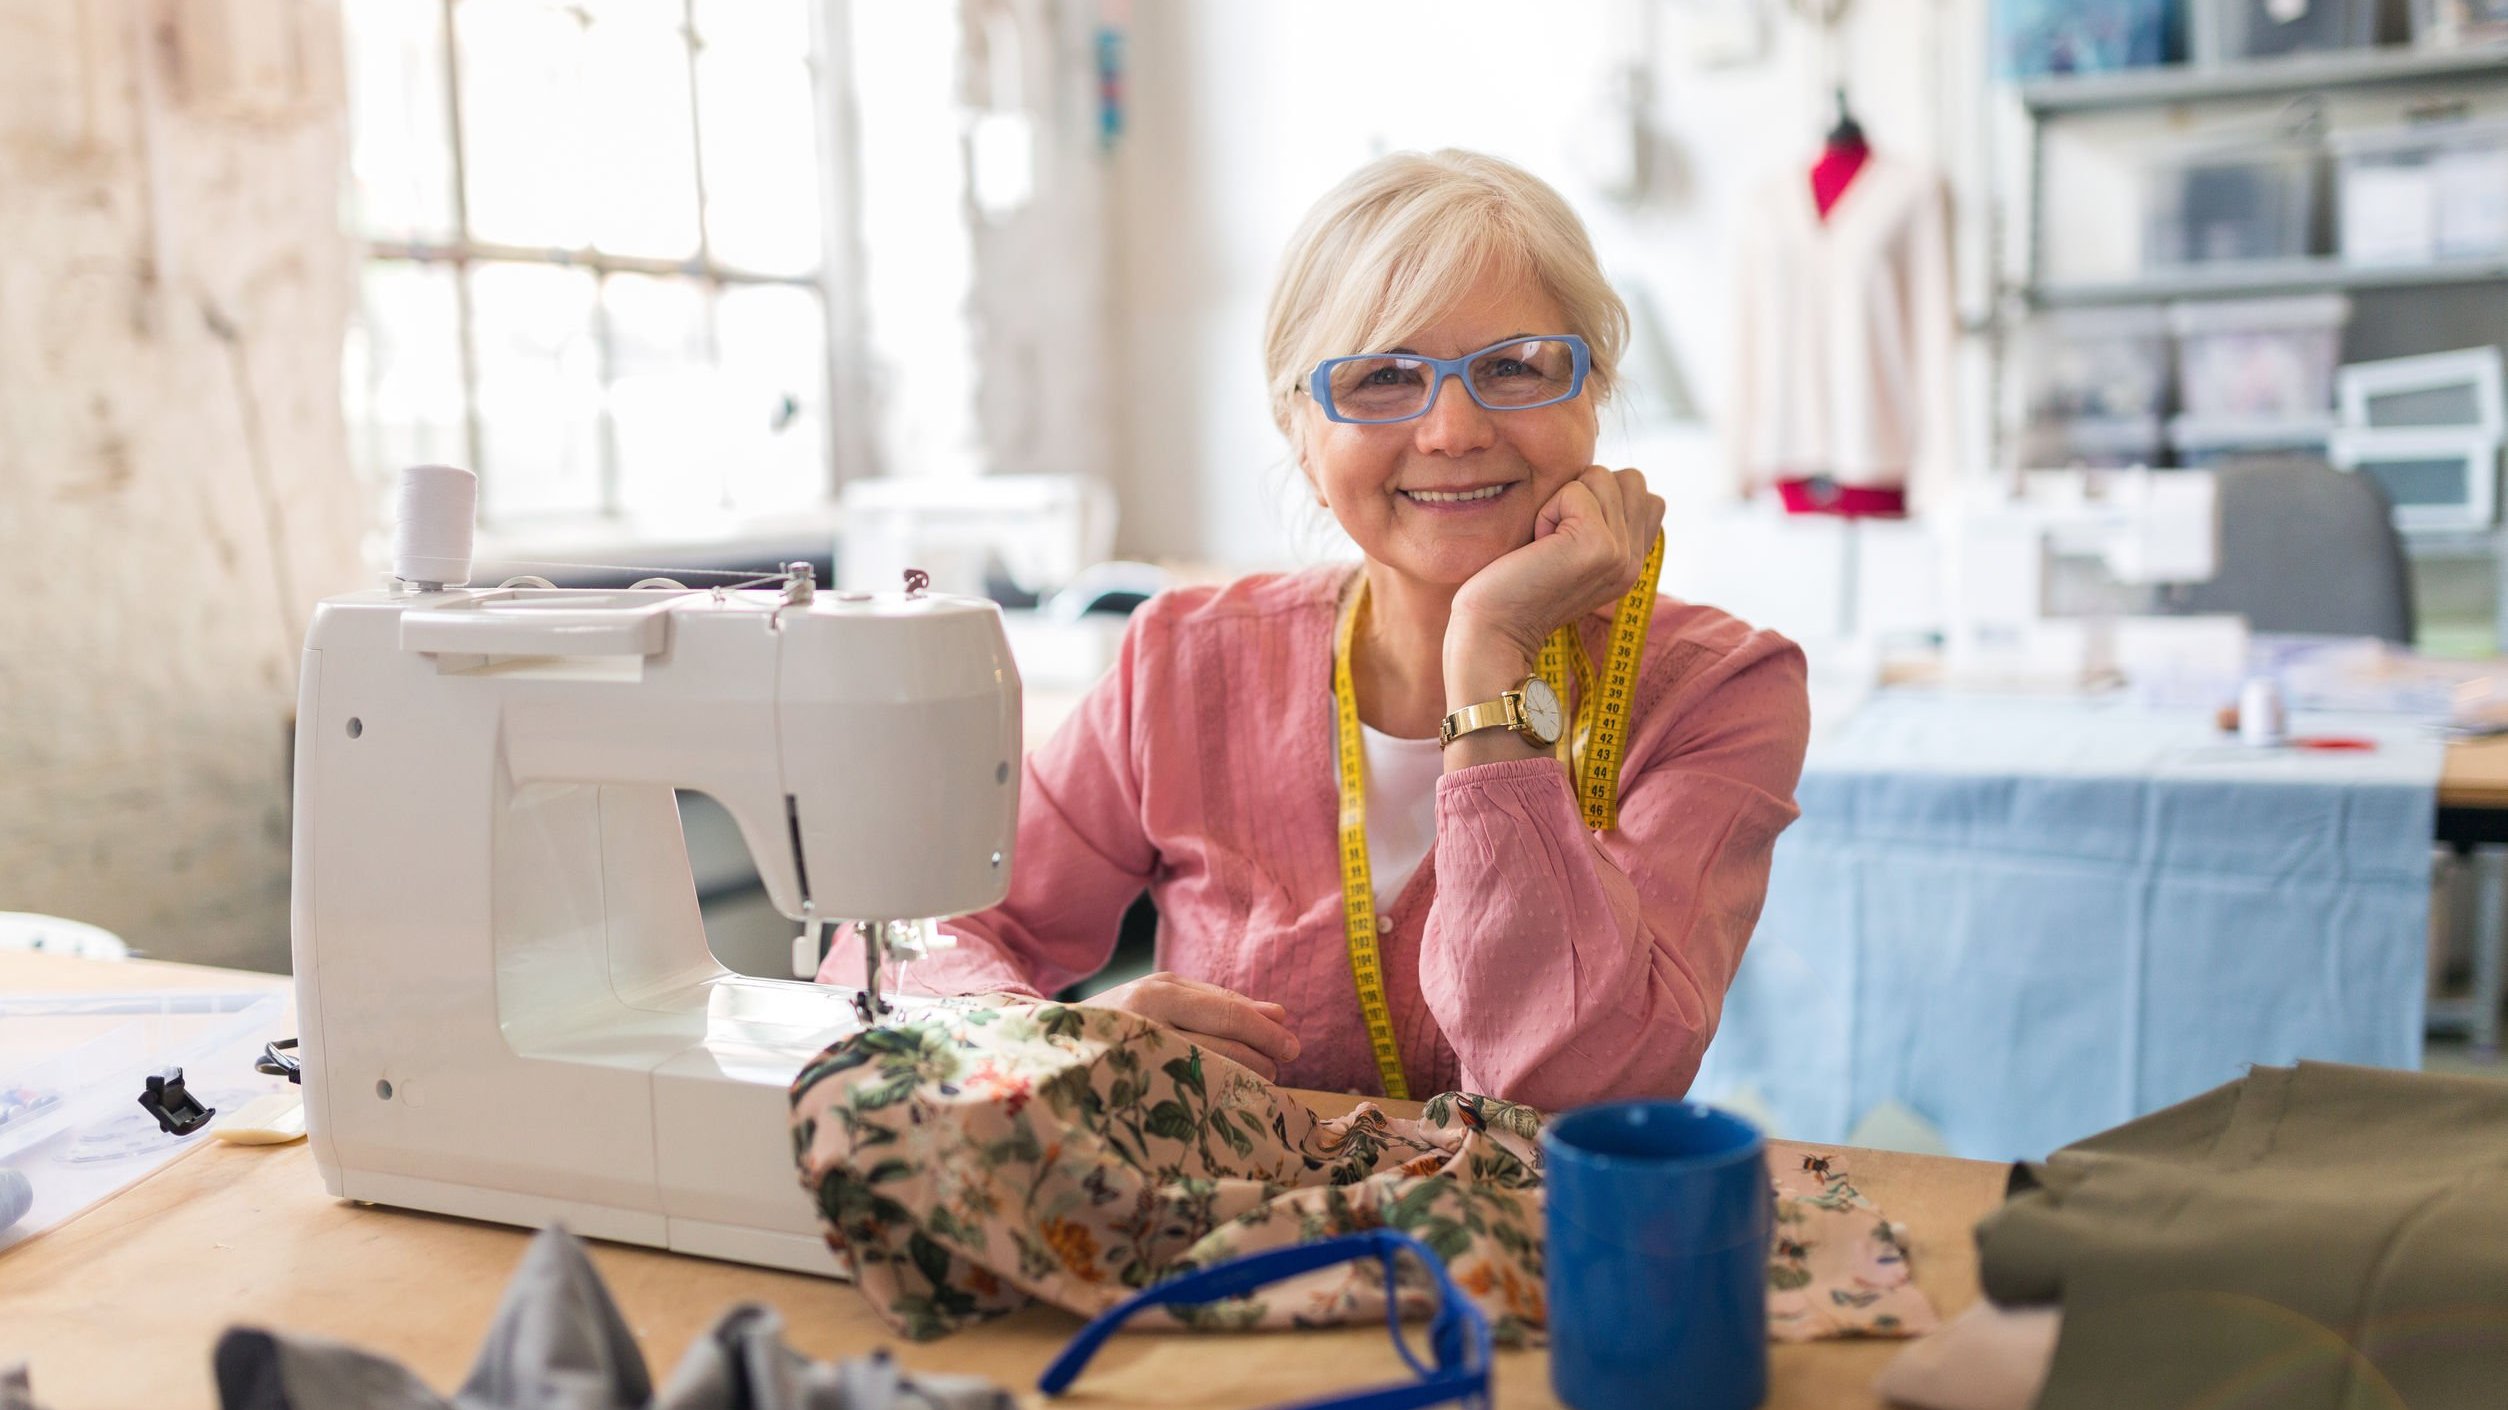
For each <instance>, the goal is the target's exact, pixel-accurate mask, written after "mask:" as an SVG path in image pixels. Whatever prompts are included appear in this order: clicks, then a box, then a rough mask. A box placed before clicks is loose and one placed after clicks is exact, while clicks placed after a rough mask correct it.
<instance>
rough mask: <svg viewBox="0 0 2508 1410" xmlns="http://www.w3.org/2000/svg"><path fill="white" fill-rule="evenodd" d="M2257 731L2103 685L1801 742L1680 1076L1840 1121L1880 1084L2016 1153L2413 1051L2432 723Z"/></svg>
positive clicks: (1811, 1121)
mask: <svg viewBox="0 0 2508 1410" xmlns="http://www.w3.org/2000/svg"><path fill="white" fill-rule="evenodd" d="M2293 725H2294V732H2295V733H2300V734H2309V733H2324V734H2343V735H2354V736H2363V737H2367V738H2371V739H2374V740H2376V741H2377V744H2378V748H2377V749H2375V750H2374V751H2371V752H2366V753H2326V752H2315V751H2301V750H2272V751H2265V750H2253V749H2248V748H2245V747H2243V746H2241V745H2240V744H2238V743H2237V742H2236V740H2235V739H2234V738H2232V737H2230V736H2226V735H2223V734H2222V733H2221V732H2220V731H2219V730H2218V729H2217V728H2216V727H2215V726H2214V724H2213V722H2212V720H2211V718H2210V716H2209V713H2208V712H2203V711H2192V710H2152V709H2145V708H2142V707H2139V706H2136V705H2134V704H2133V703H2131V702H2130V701H2127V700H2124V699H2121V698H2118V699H2107V700H2101V699H2089V700H2076V699H2065V700H2048V699H1996V698H1983V697H1962V696H1931V695H1917V694H1885V695H1881V696H1878V697H1875V698H1874V699H1872V700H1871V701H1869V702H1867V703H1866V704H1865V705H1864V706H1863V707H1862V708H1861V709H1860V710H1858V711H1857V712H1856V713H1855V714H1854V715H1853V716H1852V717H1851V718H1849V719H1847V720H1845V721H1843V722H1842V723H1840V724H1839V725H1838V726H1837V727H1836V728H1835V729H1834V730H1833V731H1831V732H1829V733H1828V734H1826V735H1825V736H1822V737H1817V738H1815V740H1814V743H1813V746H1812V750H1811V757H1810V759H1809V762H1808V763H1807V765H1806V767H1805V770H1804V774H1803V781H1802V786H1801V789H1800V791H1799V793H1798V794H1797V798H1798V801H1799V802H1800V804H1801V806H1802V810H1803V815H1802V819H1801V821H1799V822H1797V823H1796V824H1795V825H1794V826H1793V827H1792V828H1791V829H1790V830H1788V831H1787V832H1786V834H1785V835H1784V837H1783V838H1781V839H1780V840H1779V841H1778V844H1777V848H1776V855H1775V860H1774V865H1773V869H1772V872H1771V875H1770V878H1769V883H1768V900H1767V906H1766V909H1765V910H1764V912H1763V913H1762V914H1761V917H1760V921H1759V928H1758V931H1757V932H1756V934H1755V935H1754V936H1753V938H1752V940H1751V942H1750V948H1749V951H1748V952H1747V954H1746V955H1745V956H1744V958H1743V961H1742V967H1741V972H1740V974H1739V975H1738V977H1737V978H1736V979H1735V981H1734V984H1733V988H1732V991H1731V993H1730V994H1729V996H1728V997H1727V999H1726V1002H1725V1008H1724V1017H1723V1022H1722V1025H1721V1026H1720V1027H1719V1029H1718V1031H1717V1034H1716V1038H1715V1041H1714V1043H1713V1044H1712V1045H1711V1046H1710V1047H1709V1048H1708V1051H1707V1056H1706V1061H1705V1063H1704V1064H1703V1066H1702V1067H1701V1068H1700V1071H1699V1076H1698V1081H1697V1083H1696V1084H1695V1086H1694V1087H1693V1088H1692V1095H1693V1096H1696V1097H1699V1098H1701V1099H1703V1100H1707V1101H1717V1100H1724V1099H1731V1098H1734V1097H1735V1096H1737V1095H1739V1094H1745V1093H1747V1094H1750V1095H1755V1096H1756V1097H1757V1098H1758V1099H1759V1100H1761V1101H1762V1102H1764V1104H1765V1106H1766V1108H1767V1110H1768V1111H1769V1113H1770V1114H1771V1115H1772V1117H1773V1119H1774V1123H1775V1132H1776V1134H1779V1135H1783V1136H1788V1137H1793V1138H1796V1139H1803V1140H1815V1141H1838V1140H1842V1139H1844V1138H1845V1136H1846V1134H1847V1132H1848V1131H1850V1130H1852V1129H1853V1127H1854V1125H1855V1123H1856V1122H1858V1121H1860V1120H1862V1119H1863V1118H1864V1116H1865V1115H1866V1114H1867V1113H1869V1112H1871V1111H1872V1110H1873V1109H1874V1108H1876V1107H1878V1106H1880V1105H1881V1104H1882V1103H1883V1102H1884V1101H1886V1100H1889V1099H1893V1098H1895V1099H1896V1100H1898V1101H1899V1102H1901V1103H1904V1104H1905V1105H1906V1106H1907V1107H1909V1108H1910V1109H1912V1110H1913V1111H1915V1112H1916V1113H1917V1114H1918V1115H1919V1116H1921V1117H1923V1118H1925V1119H1926V1120H1928V1121H1930V1122H1932V1123H1933V1124H1934V1125H1936V1126H1937V1127H1939V1128H1940V1130H1941V1131H1942V1134H1943V1137H1944V1139H1945V1140H1946V1141H1947V1143H1948V1144H1949V1146H1950V1148H1951V1150H1952V1151H1953V1152H1954V1153H1956V1154H1959V1155H1965V1156H1974V1157H1979V1158H1984V1159H1994V1160H2014V1159H2024V1158H2025V1159H2036V1158H2039V1157H2042V1156H2044V1155H2046V1154H2047V1153H2048V1152H2050V1151H2052V1150H2054V1149H2056V1148H2057V1147H2059V1146H2062V1145H2064V1144H2066V1143H2068V1142H2071V1141H2074V1140H2077V1139H2079V1138H2081V1137H2083V1136H2087V1135H2090V1134H2091V1133H2093V1132H2096V1131H2100V1130H2104V1129H2106V1128H2107V1127H2110V1126H2113V1125H2116V1124H2118V1123H2120V1122H2123V1121H2126V1120H2130V1119H2131V1118H2133V1117H2135V1116H2138V1115H2141V1114H2143V1113H2145V1112H2149V1111H2153V1110H2156V1109H2158V1108H2160V1107H2163V1106H2166V1105H2169V1104H2170V1103H2172V1102H2176V1101H2179V1100H2181V1099H2183V1098H2186V1097H2190V1096H2193V1095H2194V1094H2196V1093H2198V1092H2201V1091H2204V1090H2206V1089H2208V1088H2211V1087H2214V1086H2217V1085H2219V1084H2221V1083H2223V1082H2226V1081H2229V1080H2230V1079H2232V1078H2235V1077H2237V1076H2239V1075H2240V1074H2241V1073H2242V1072H2243V1071H2244V1070H2245V1067H2246V1065H2247V1064H2249V1063H2258V1062H2262V1063H2275V1064H2286V1063H2289V1062H2292V1061H2294V1060H2295V1059H2298V1058H2303V1057H2304V1058H2317V1059H2324V1060H2330V1061H2339V1062H2353V1063H2368V1064H2375V1065H2379V1066H2387V1067H2417V1066H2418V1065H2419V1063H2420V1054H2421V1027H2422V1008H2423V1003H2424V999H2425V990H2424V982H2425V981H2424V972H2425V967H2426V963H2427V959H2426V955H2427V934H2428V926H2429V885H2430V847H2431V825H2432V820H2433V819H2432V814H2433V810H2434V808H2435V806H2436V801H2437V784H2438V775H2439V767H2440V764H2441V761H2442V757H2443V745H2442V743H2441V741H2440V740H2438V739H2437V738H2436V737H2435V736H2432V735H2430V734H2428V733H2427V732H2425V731H2423V730H2421V729H2419V728H2418V727H2417V726H2414V725H2411V724H2409V723H2406V722H2402V721H2398V720H2397V719H2395V718H2394V717H2391V716H2371V717H2364V716H2348V717H2337V716H2303V717H2300V718H2298V719H2296V720H2294V722H2293Z"/></svg>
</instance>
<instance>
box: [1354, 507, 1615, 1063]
mask: <svg viewBox="0 0 2508 1410" xmlns="http://www.w3.org/2000/svg"><path fill="white" fill-rule="evenodd" d="M1662 575H1663V539H1662V538H1661V537H1660V536H1658V537H1657V538H1656V539H1655V542H1654V546H1653V547H1652V548H1650V549H1648V550H1647V552H1646V565H1645V567H1644V568H1642V569H1641V570H1639V572H1638V575H1637V584H1636V586H1634V587H1632V588H1630V589H1629V590H1628V595H1627V596H1626V597H1623V598H1621V599H1620V609H1619V611H1618V613H1617V614H1616V615H1614V617H1613V618H1612V621H1611V640H1610V645H1609V646H1608V647H1607V648H1605V650H1604V654H1603V663H1602V669H1601V671H1600V672H1599V678H1597V672H1596V671H1595V669H1594V665H1593V663H1592V662H1591V661H1589V660H1587V659H1586V655H1585V649H1584V643H1583V642H1582V641H1580V640H1579V639H1578V638H1577V635H1576V628H1575V626H1574V625H1573V624H1570V625H1567V626H1562V627H1560V628H1559V629H1558V630H1557V631H1554V632H1552V633H1551V634H1550V637H1549V639H1548V640H1547V641H1544V642H1543V643H1542V647H1541V662H1540V667H1539V669H1540V671H1541V677H1542V679H1543V680H1546V681H1548V682H1549V683H1550V688H1551V689H1553V690H1555V691H1557V692H1558V693H1559V698H1560V699H1562V700H1565V699H1567V698H1568V681H1567V674H1568V670H1569V668H1570V666H1571V665H1573V667H1574V669H1575V672H1576V686H1577V691H1576V694H1577V702H1576V730H1575V733H1574V736H1573V743H1570V744H1569V746H1568V747H1569V755H1570V759H1569V765H1568V768H1569V772H1570V773H1571V774H1572V775H1573V776H1574V778H1575V780H1576V797H1577V804H1578V807H1579V808H1580V809H1581V810H1582V811H1583V813H1584V816H1585V825H1586V826H1587V827H1589V828H1593V829H1595V830H1597V831H1607V830H1609V829H1611V828H1614V827H1617V826H1619V822H1620V762H1621V759H1622V757H1623V756H1622V750H1623V749H1624V748H1626V746H1627V743H1628V712H1629V707H1630V706H1631V705H1632V704H1634V703H1635V701H1636V698H1637V666H1638V662H1639V661H1640V660H1641V659H1642V658H1643V657H1644V656H1645V653H1646V628H1647V626H1648V624H1650V623H1651V622H1652V621H1653V620H1654V615H1655V583H1656V581H1657V580H1658V579H1659V578H1660V577H1662ZM1366 611H1367V578H1366V576H1365V575H1364V574H1361V576H1360V577H1359V580H1358V583H1357V585H1356V586H1355V587H1353V588H1352V589H1351V590H1350V600H1349V603H1348V605H1347V606H1345V607H1344V608H1343V609H1342V612H1341V621H1340V622H1339V624H1338V625H1337V627H1336V628H1335V630H1334V633H1333V646H1332V706H1333V710H1332V713H1333V736H1334V745H1335V748H1334V754H1335V757H1336V758H1338V760H1339V761H1340V765H1341V915H1342V924H1343V928H1344V929H1345V930H1346V931H1347V933H1348V937H1349V942H1350V978H1351V979H1352V980H1353V981H1355V982H1356V983H1357V985H1358V999H1359V1011H1360V1012H1361V1013H1362V1014H1363V1015H1365V1017H1366V1019H1367V1043H1368V1047H1369V1048H1371V1049H1372V1050H1373V1051H1374V1052H1375V1054H1376V1071H1377V1073H1378V1074H1379V1075H1380V1076H1382V1077H1383V1078H1384V1083H1385V1095H1386V1096H1388V1097H1392V1098H1395V1099H1396V1100H1408V1099H1409V1097H1410V1095H1411V1084H1410V1081H1409V1080H1408V1079H1407V1078H1406V1077H1404V1076H1403V1072H1402V1050H1401V1048H1400V1047H1399V1046H1397V1045H1396V1044H1395V1042H1394V1039H1393V1009H1392V1007H1391V1006H1390V1005H1388V1004H1387V1003H1386V1001H1385V967H1384V958H1383V955H1382V951H1381V948H1380V947H1379V945H1378V944H1377V939H1376V882H1375V877H1374V876H1373V874H1372V873H1371V869H1370V868H1369V866H1368V862H1367V758H1366V755H1365V753H1364V752H1363V750H1362V748H1361V745H1360V742H1359V718H1358V689H1357V687H1356V686H1354V685H1353V684H1352V683H1351V679H1350V643H1351V642H1352V641H1353V640H1355V639H1356V638H1357V636H1358V626H1359V619H1360V617H1361V616H1363V615H1365V613H1366ZM1562 742H1563V743H1567V741H1562Z"/></svg>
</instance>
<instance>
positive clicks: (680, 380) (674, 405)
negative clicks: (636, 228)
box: [601, 274, 731, 528]
mask: <svg viewBox="0 0 2508 1410" xmlns="http://www.w3.org/2000/svg"><path fill="white" fill-rule="evenodd" d="M601 299H602V306H603V311H604V313H605V314H606V315H607V316H608V318H609V324H610V357H611V369H612V380H611V383H610V389H609V398H608V402H609V411H610V430H611V437H612V440H611V443H612V445H614V446H615V447H616V448H617V452H618V497H619V507H620V508H621V509H623V510H624V511H625V512H626V513H627V515H628V516H629V517H631V518H635V519H644V520H673V521H678V522H677V523H676V524H675V527H680V528H685V527H686V523H685V519H684V516H686V515H690V514H706V513H714V512H719V511H720V510H721V509H722V507H723V471H724V467H725V465H726V464H727V462H728V458H729V456H730V454H731V448H730V447H728V446H726V445H725V444H723V437H722V434H721V431H722V426H723V423H724V420H725V417H724V407H723V395H722V379H721V378H720V377H719V376H718V375H717V374H716V373H715V371H714V366H713V358H712V357H711V356H710V355H709V353H708V350H707V345H706V343H707V340H706V332H705V292H704V290H703V289H702V288H700V287H699V286H698V285H697V284H696V283H694V282H693V281H691V280H686V279H661V278H650V277H646V276H643V275H634V274H619V275H612V276H611V277H610V278H609V280H608V281H607V282H606V283H605V284H604V285H603V286H602V292H601Z"/></svg>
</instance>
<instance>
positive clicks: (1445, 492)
mask: <svg viewBox="0 0 2508 1410" xmlns="http://www.w3.org/2000/svg"><path fill="white" fill-rule="evenodd" d="M1521 483H1522V482H1521V481H1518V480H1501V481H1499V482H1498V483H1496V484H1494V485H1458V486H1454V487H1452V488H1449V489H1429V488H1420V489H1398V490H1396V491H1394V493H1396V494H1398V495H1400V496H1401V497H1402V499H1403V501H1404V502H1405V503H1408V504H1410V505H1411V506H1412V507H1414V508H1417V509H1423V510H1426V511H1428V512H1429V513H1431V514H1473V513H1479V512H1483V511H1486V510H1490V509H1494V508H1497V507H1499V506H1500V505H1502V504H1504V503H1506V502H1507V500H1508V499H1509V498H1510V496H1511V494H1512V492H1513V491H1514V489H1515V487H1516V486H1517V485H1518V484H1521Z"/></svg>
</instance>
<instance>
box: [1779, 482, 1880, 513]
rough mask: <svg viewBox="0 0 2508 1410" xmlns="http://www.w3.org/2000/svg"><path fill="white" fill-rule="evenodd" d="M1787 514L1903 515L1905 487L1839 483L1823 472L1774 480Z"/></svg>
mask: <svg viewBox="0 0 2508 1410" xmlns="http://www.w3.org/2000/svg"><path fill="white" fill-rule="evenodd" d="M1777 493H1778V494H1779V495H1781V496H1783V497H1784V500H1785V512H1786V513H1788V514H1834V515H1836V516H1837V517H1839V518H1841V519H1904V518H1906V517H1907V491H1905V490H1903V489H1901V488H1899V487H1898V486H1896V485H1841V484H1839V483H1838V482H1837V481H1835V480H1832V479H1829V478H1828V477H1827V476H1824V475H1823V476H1808V477H1802V478H1797V479H1791V480H1779V481H1777Z"/></svg>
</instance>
